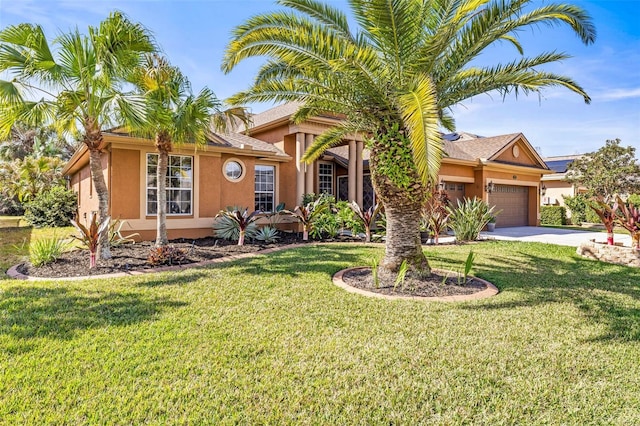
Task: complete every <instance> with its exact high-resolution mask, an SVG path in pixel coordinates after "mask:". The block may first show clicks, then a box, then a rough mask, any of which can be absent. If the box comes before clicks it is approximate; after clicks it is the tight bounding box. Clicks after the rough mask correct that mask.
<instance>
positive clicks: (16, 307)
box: [0, 286, 186, 340]
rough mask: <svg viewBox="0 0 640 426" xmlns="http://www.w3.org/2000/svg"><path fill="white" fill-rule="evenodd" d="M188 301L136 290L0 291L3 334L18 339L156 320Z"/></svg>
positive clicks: (71, 334) (60, 335) (66, 336)
mask: <svg viewBox="0 0 640 426" xmlns="http://www.w3.org/2000/svg"><path fill="white" fill-rule="evenodd" d="M185 305H186V303H184V302H179V301H173V300H170V299H168V298H165V297H154V296H153V295H149V296H144V295H140V294H136V293H126V292H124V291H119V292H94V291H91V292H82V291H76V290H73V291H70V290H68V289H65V288H60V287H56V288H42V287H23V286H20V287H18V286H16V287H10V288H8V289H6V290H3V291H2V292H1V293H0V312H1V313H2V316H3V319H2V322H1V323H0V335H8V336H12V337H14V338H17V339H23V340H28V339H33V338H42V337H47V338H53V339H60V340H68V339H72V338H74V337H75V336H76V334H77V333H78V332H81V331H83V330H88V329H94V328H100V327H107V326H126V325H131V324H136V323H140V322H144V321H150V320H154V319H155V318H156V317H157V316H158V314H160V313H162V312H163V311H164V310H166V309H172V308H178V307H182V306H185Z"/></svg>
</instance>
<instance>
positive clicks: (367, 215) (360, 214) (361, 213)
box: [349, 201, 384, 243]
mask: <svg viewBox="0 0 640 426" xmlns="http://www.w3.org/2000/svg"><path fill="white" fill-rule="evenodd" d="M349 207H351V210H353V212H354V213H355V215H356V218H357V219H358V221H359V222H360V223H361V224H362V225H363V226H364V229H365V242H367V243H370V242H371V226H372V225H373V224H374V223H375V220H376V216H378V213H380V212H381V210H382V209H383V208H384V207H383V206H382V204H381V203H376V205H375V206H371V207H369V208H368V209H367V210H366V211H365V210H363V209H361V208H360V206H359V205H358V203H356V202H355V201H352V202H351V203H349Z"/></svg>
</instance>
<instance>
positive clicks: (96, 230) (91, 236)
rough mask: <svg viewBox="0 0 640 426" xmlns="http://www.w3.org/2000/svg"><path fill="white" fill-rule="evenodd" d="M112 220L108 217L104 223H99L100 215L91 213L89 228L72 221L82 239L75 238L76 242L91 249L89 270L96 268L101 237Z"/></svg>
mask: <svg viewBox="0 0 640 426" xmlns="http://www.w3.org/2000/svg"><path fill="white" fill-rule="evenodd" d="M110 221H111V218H110V217H109V216H107V217H106V218H104V219H103V220H102V222H100V223H98V215H96V214H95V213H91V220H90V221H89V226H88V227H86V226H84V225H83V224H81V223H78V222H76V221H75V220H72V221H71V223H72V224H73V226H75V227H76V229H77V230H78V231H79V232H80V237H76V236H74V237H73V238H75V239H76V240H78V241H80V242H81V243H82V244H83V245H84V246H85V247H87V248H88V249H89V268H95V267H96V254H97V252H98V241H100V236H101V235H102V234H103V233H104V232H107V229H108V228H109V222H110Z"/></svg>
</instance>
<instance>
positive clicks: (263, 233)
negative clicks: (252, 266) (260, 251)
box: [255, 225, 280, 243]
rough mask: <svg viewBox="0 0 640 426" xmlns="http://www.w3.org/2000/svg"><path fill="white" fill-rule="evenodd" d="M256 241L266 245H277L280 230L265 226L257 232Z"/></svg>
mask: <svg viewBox="0 0 640 426" xmlns="http://www.w3.org/2000/svg"><path fill="white" fill-rule="evenodd" d="M255 237H256V240H258V241H264V242H265V243H275V242H276V241H278V240H279V239H280V236H279V235H278V230H277V229H276V228H275V227H273V226H270V225H267V226H263V227H262V228H260V229H259V230H258V231H257V232H256V235H255Z"/></svg>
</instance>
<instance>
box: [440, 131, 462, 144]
mask: <svg viewBox="0 0 640 426" xmlns="http://www.w3.org/2000/svg"><path fill="white" fill-rule="evenodd" d="M442 137H443V138H444V139H445V140H448V141H451V142H453V141H457V140H458V139H460V135H459V134H457V133H447V134H445V135H442Z"/></svg>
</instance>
